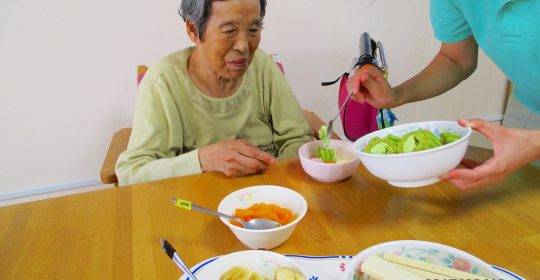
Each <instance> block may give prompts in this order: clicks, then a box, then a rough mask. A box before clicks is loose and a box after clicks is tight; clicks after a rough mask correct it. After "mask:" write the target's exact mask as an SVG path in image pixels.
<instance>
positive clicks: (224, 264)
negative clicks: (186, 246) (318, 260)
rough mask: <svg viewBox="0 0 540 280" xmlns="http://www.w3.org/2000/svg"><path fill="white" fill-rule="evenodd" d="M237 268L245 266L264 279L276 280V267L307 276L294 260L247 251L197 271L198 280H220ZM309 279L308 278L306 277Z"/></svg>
mask: <svg viewBox="0 0 540 280" xmlns="http://www.w3.org/2000/svg"><path fill="white" fill-rule="evenodd" d="M235 266H243V267H245V268H247V269H249V270H250V271H252V272H256V273H258V274H259V275H261V276H262V277H264V279H274V270H275V269H276V267H287V268H290V269H292V270H294V271H296V272H299V273H301V274H302V275H304V276H306V274H305V272H304V271H303V270H302V268H300V266H298V264H296V262H294V261H293V260H292V259H289V258H287V257H286V256H284V255H281V254H278V253H274V252H271V251H262V250H246V251H239V252H235V253H231V254H228V255H225V256H222V257H219V258H218V259H216V260H215V261H213V262H211V263H209V264H208V265H206V266H204V268H203V269H201V270H199V271H197V273H195V276H197V278H198V279H202V280H204V279H220V276H221V275H223V274H224V273H225V272H227V271H228V270H229V269H231V268H233V267H235ZM306 279H307V277H306Z"/></svg>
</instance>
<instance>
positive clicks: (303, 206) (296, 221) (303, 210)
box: [217, 185, 308, 233]
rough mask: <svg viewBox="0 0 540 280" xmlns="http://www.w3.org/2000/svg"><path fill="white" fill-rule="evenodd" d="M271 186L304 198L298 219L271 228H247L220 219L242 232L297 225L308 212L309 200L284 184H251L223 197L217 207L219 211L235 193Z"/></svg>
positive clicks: (267, 230)
mask: <svg viewBox="0 0 540 280" xmlns="http://www.w3.org/2000/svg"><path fill="white" fill-rule="evenodd" d="M269 187H270V188H279V189H282V190H285V191H291V192H293V193H294V194H295V195H296V196H297V197H298V198H300V199H301V200H302V201H301V203H302V206H301V207H302V213H299V214H298V216H297V217H296V219H294V220H293V221H292V222H290V223H288V224H286V225H282V226H280V227H277V228H271V229H247V228H242V227H239V226H235V225H233V224H231V223H229V222H228V221H229V220H228V219H225V218H221V217H220V218H219V219H220V220H221V222H223V223H224V224H225V225H227V226H228V227H229V228H231V229H234V230H239V231H242V232H251V233H269V232H274V231H279V230H284V229H287V228H290V227H292V226H296V224H297V223H298V222H300V220H302V219H303V218H304V216H305V215H306V213H307V210H308V206H307V201H306V199H305V198H304V196H302V195H301V194H300V193H298V192H297V191H295V190H293V189H290V188H287V187H283V186H278V185H255V186H250V187H246V188H242V189H238V190H236V191H234V192H231V193H230V194H228V195H226V196H225V197H224V198H223V199H221V201H220V202H219V204H218V208H217V209H218V211H219V209H220V208H221V205H222V203H223V201H225V199H227V198H229V197H232V196H234V195H235V194H237V193H238V192H240V191H246V190H249V189H256V188H269ZM255 203H257V202H255ZM225 214H226V213H225ZM231 216H232V215H231Z"/></svg>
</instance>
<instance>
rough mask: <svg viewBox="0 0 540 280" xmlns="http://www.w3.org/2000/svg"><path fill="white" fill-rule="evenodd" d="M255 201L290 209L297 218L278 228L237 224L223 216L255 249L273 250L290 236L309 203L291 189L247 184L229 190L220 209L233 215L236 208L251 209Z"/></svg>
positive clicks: (244, 241)
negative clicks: (252, 227) (242, 187)
mask: <svg viewBox="0 0 540 280" xmlns="http://www.w3.org/2000/svg"><path fill="white" fill-rule="evenodd" d="M255 203H267V204H270V203H273V204H276V205H278V206H280V207H282V208H287V209H289V210H290V211H291V212H293V214H295V215H296V219H295V220H294V221H292V222H290V223H288V224H286V225H283V226H280V227H277V228H273V229H264V230H254V229H245V228H242V227H238V226H235V225H233V224H231V222H230V220H228V219H224V218H220V219H221V221H222V222H223V223H224V224H225V225H227V226H228V227H229V228H230V229H231V231H232V232H233V233H234V235H235V236H236V237H237V238H238V239H239V240H240V241H241V242H242V243H244V244H245V245H247V246H248V247H250V248H253V249H272V248H275V247H277V246H279V245H281V244H282V243H283V242H285V240H287V239H288V238H289V237H290V236H291V234H292V233H293V231H294V229H295V228H296V225H297V224H298V222H300V220H302V218H304V216H305V215H306V212H307V202H306V200H305V199H304V197H303V196H302V195H300V194H299V193H297V192H295V191H293V190H291V189H289V188H285V187H280V186H269V185H265V186H253V187H248V188H244V189H240V190H237V191H235V192H232V193H230V194H229V195H227V196H226V197H225V198H223V199H222V200H221V202H220V203H219V205H218V211H219V212H222V213H225V214H228V215H231V216H233V215H234V212H235V210H236V209H237V208H249V207H250V206H252V205H253V204H255Z"/></svg>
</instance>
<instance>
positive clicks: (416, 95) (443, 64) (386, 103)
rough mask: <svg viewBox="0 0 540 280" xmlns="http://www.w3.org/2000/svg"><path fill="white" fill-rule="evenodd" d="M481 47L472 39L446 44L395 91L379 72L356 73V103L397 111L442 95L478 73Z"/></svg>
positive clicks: (352, 82) (369, 68)
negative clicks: (419, 70)
mask: <svg viewBox="0 0 540 280" xmlns="http://www.w3.org/2000/svg"><path fill="white" fill-rule="evenodd" d="M477 59H478V45H477V43H476V41H475V40H474V38H473V37H472V36H470V37H468V38H467V39H465V40H462V41H459V42H456V43H442V44H441V48H440V50H439V52H438V53H437V55H435V57H434V58H433V60H432V61H431V62H430V63H429V64H428V65H427V66H426V67H425V68H424V69H423V70H422V71H421V72H420V73H418V74H417V75H416V76H414V77H412V78H411V79H409V80H407V81H405V82H404V83H402V84H400V85H398V86H396V87H394V88H392V87H391V86H390V84H389V83H388V81H387V80H386V79H385V78H384V76H383V75H382V73H381V72H380V71H379V69H378V68H377V67H375V66H372V65H367V66H364V67H361V68H360V69H356V71H355V72H354V75H353V76H352V77H351V78H350V80H349V84H348V86H349V90H351V91H353V94H354V95H353V99H354V100H356V101H358V102H361V103H363V102H367V103H369V104H370V105H372V106H374V107H376V108H393V107H396V106H399V105H402V104H405V103H409V102H415V101H420V100H424V99H428V98H431V97H435V96H437V95H440V94H442V93H444V92H446V91H448V90H449V89H451V88H453V87H455V86H456V85H458V84H459V83H460V82H461V81H463V80H465V79H466V78H467V77H469V76H470V75H471V74H472V73H473V72H474V71H475V70H476V63H477Z"/></svg>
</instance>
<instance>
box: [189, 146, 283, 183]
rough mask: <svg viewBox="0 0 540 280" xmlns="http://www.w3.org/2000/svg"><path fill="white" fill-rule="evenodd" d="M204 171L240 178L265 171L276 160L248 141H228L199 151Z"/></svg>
mask: <svg viewBox="0 0 540 280" xmlns="http://www.w3.org/2000/svg"><path fill="white" fill-rule="evenodd" d="M199 161H200V164H201V169H202V170H203V171H219V172H221V173H223V174H225V176H227V177H239V176H244V175H249V174H253V173H257V172H261V171H264V170H266V169H267V168H268V166H269V165H270V164H273V163H275V162H276V159H275V158H274V157H273V156H271V155H269V154H268V153H265V152H263V151H261V150H259V149H258V148H257V147H256V146H255V145H253V144H251V143H249V142H248V141H246V140H226V141H222V142H219V143H216V144H212V145H208V146H205V147H202V148H200V149H199Z"/></svg>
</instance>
